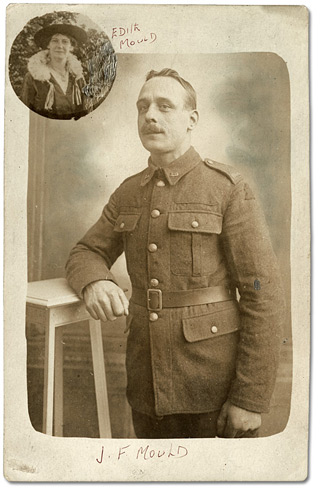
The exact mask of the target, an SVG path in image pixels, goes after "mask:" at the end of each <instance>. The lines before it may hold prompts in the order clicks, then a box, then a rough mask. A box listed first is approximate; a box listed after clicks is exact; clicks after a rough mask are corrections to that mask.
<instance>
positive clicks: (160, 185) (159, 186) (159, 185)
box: [156, 181, 166, 188]
mask: <svg viewBox="0 0 320 491" xmlns="http://www.w3.org/2000/svg"><path fill="white" fill-rule="evenodd" d="M165 185H166V183H165V182H164V181H158V182H157V184H156V186H158V188H163V187H164V186H165Z"/></svg>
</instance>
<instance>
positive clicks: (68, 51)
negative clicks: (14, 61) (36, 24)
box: [20, 24, 87, 119]
mask: <svg viewBox="0 0 320 491" xmlns="http://www.w3.org/2000/svg"><path fill="white" fill-rule="evenodd" d="M86 40H87V34H86V32H85V31H84V30H83V29H81V28H80V27H78V26H75V25H71V24H51V25H49V26H47V27H44V28H42V29H40V30H39V31H37V32H36V34H35V36H34V41H35V43H36V44H37V46H39V47H40V48H42V50H41V51H39V52H38V53H36V54H35V55H33V56H31V58H30V59H29V61H28V65H27V68H28V72H27V73H26V75H25V77H24V80H23V85H22V91H21V94H20V98H21V100H22V102H24V103H25V104H26V105H27V106H28V107H29V108H30V109H32V110H33V111H35V112H37V113H39V114H41V115H43V116H47V117H51V118H56V119H70V118H72V117H74V116H77V114H79V116H80V114H81V115H83V112H86V109H85V104H84V97H85V96H84V94H83V92H82V88H83V87H84V86H85V84H86V82H85V79H84V76H83V69H82V65H81V62H80V61H79V60H78V58H77V57H76V56H75V55H74V54H73V50H74V49H75V48H76V47H77V44H78V46H79V45H81V44H84V43H85V42H86Z"/></svg>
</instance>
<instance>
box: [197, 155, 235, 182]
mask: <svg viewBox="0 0 320 491" xmlns="http://www.w3.org/2000/svg"><path fill="white" fill-rule="evenodd" d="M204 163H205V164H206V165H207V166H208V167H211V169H215V170H217V171H218V172H221V173H222V174H224V175H225V176H227V177H228V178H229V179H230V181H231V182H232V183H233V184H237V183H238V182H239V181H241V179H242V176H241V174H239V172H237V171H236V169H234V168H233V167H231V165H226V164H220V162H215V161H214V160H211V159H205V160H204Z"/></svg>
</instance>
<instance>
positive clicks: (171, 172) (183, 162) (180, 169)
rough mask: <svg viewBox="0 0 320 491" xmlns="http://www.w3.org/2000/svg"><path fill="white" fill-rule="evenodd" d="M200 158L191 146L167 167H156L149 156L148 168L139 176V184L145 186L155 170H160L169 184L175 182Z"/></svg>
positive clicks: (199, 160)
mask: <svg viewBox="0 0 320 491" xmlns="http://www.w3.org/2000/svg"><path fill="white" fill-rule="evenodd" d="M201 161H202V159H201V157H200V155H199V154H198V152H196V150H195V149H194V148H193V147H190V148H189V150H187V151H186V152H185V153H184V154H183V155H181V157H179V158H178V159H176V160H174V161H173V162H172V163H171V164H170V165H168V166H167V167H161V168H160V167H157V166H156V165H154V163H153V162H152V160H151V157H149V160H148V168H147V169H145V170H144V171H143V173H142V177H141V186H145V185H146V184H147V183H148V182H149V181H150V180H151V179H152V177H153V176H154V174H155V172H156V171H159V170H161V171H162V172H163V174H164V175H165V177H166V179H167V181H168V183H169V184H170V185H171V186H174V185H175V184H177V182H178V181H180V179H181V178H182V177H183V176H185V175H186V174H187V173H188V172H190V171H191V170H192V169H193V168H194V167H195V166H196V165H198V164H199V162H201Z"/></svg>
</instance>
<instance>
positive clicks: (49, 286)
mask: <svg viewBox="0 0 320 491" xmlns="http://www.w3.org/2000/svg"><path fill="white" fill-rule="evenodd" d="M80 301H81V300H80V298H79V297H78V295H77V294H76V293H75V292H74V291H73V290H72V288H71V287H70V286H69V284H68V282H67V280H66V279H65V278H54V279H51V280H42V281H33V282H31V283H28V289H27V303H31V304H35V305H42V306H44V307H57V306H59V305H67V304H72V303H77V302H80Z"/></svg>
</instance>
